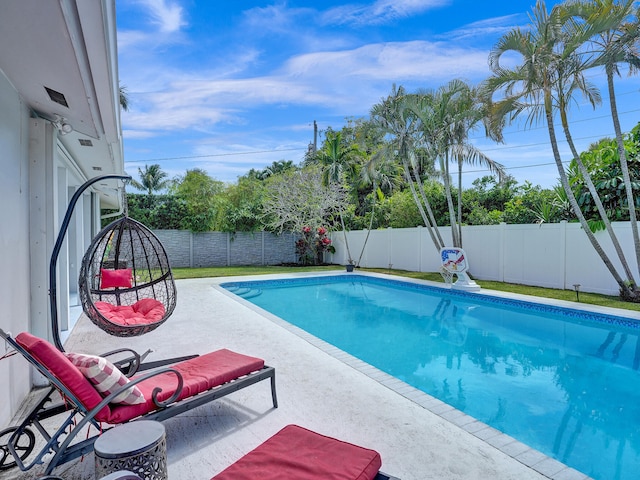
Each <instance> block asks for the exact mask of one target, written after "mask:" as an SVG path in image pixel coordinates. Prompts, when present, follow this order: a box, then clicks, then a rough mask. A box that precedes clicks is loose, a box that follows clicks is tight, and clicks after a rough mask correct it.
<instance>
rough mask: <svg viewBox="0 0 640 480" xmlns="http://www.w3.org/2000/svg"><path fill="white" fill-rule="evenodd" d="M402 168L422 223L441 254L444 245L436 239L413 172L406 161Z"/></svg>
mask: <svg viewBox="0 0 640 480" xmlns="http://www.w3.org/2000/svg"><path fill="white" fill-rule="evenodd" d="M402 167H403V169H404V176H405V179H406V180H407V183H408V184H409V189H410V190H411V194H412V195H413V200H414V202H416V205H417V206H418V210H419V211H420V215H421V216H422V221H423V222H424V225H425V227H427V231H428V232H429V235H430V236H431V240H432V241H433V245H434V247H436V250H437V251H438V253H439V252H440V249H441V248H442V247H443V246H444V245H442V244H441V243H439V242H438V239H437V238H436V235H435V234H434V233H433V229H434V226H433V225H432V224H431V222H430V221H429V218H427V214H426V213H425V211H424V207H423V203H422V201H421V199H420V197H419V196H418V192H416V186H415V185H414V183H413V180H412V178H411V172H410V171H409V165H408V164H407V162H406V161H403V162H402Z"/></svg>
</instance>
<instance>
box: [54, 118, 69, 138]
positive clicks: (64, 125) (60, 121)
mask: <svg viewBox="0 0 640 480" xmlns="http://www.w3.org/2000/svg"><path fill="white" fill-rule="evenodd" d="M52 123H53V126H54V127H56V128H57V129H58V131H59V132H60V133H61V134H62V135H66V134H67V133H71V132H73V127H72V126H71V125H70V124H69V122H67V119H66V118H64V117H61V116H60V115H56V116H55V120H54V121H53V122H52Z"/></svg>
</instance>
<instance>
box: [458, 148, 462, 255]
mask: <svg viewBox="0 0 640 480" xmlns="http://www.w3.org/2000/svg"><path fill="white" fill-rule="evenodd" d="M458 240H459V241H460V248H462V157H460V158H458Z"/></svg>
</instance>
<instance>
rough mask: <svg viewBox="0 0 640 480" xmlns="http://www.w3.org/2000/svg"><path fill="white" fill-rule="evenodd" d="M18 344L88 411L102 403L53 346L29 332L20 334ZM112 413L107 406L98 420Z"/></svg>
mask: <svg viewBox="0 0 640 480" xmlns="http://www.w3.org/2000/svg"><path fill="white" fill-rule="evenodd" d="M16 342H18V344H19V345H20V346H21V347H22V348H24V349H25V350H26V351H27V352H29V353H30V354H31V356H32V357H34V358H35V359H36V360H37V361H38V362H40V363H41V364H42V365H43V366H44V367H45V368H46V369H47V370H49V371H50V372H51V373H52V374H53V375H54V376H55V377H56V378H57V379H58V380H60V382H61V383H62V384H63V385H64V386H65V387H67V388H68V389H69V391H71V393H73V394H74V395H75V396H76V397H77V398H78V400H79V401H80V402H82V404H83V406H84V407H85V408H86V409H87V410H91V409H93V408H94V407H95V406H97V405H98V404H99V403H100V402H101V401H102V397H101V396H100V394H99V393H98V391H97V390H96V389H95V388H94V387H93V385H91V383H89V380H87V379H86V378H85V376H84V375H82V373H81V372H80V370H78V369H77V368H76V367H75V366H74V365H73V364H72V363H71V362H70V361H69V359H68V358H67V357H65V356H64V354H63V353H62V352H61V351H60V350H58V349H57V348H56V347H54V346H53V345H52V344H50V343H49V342H47V341H46V340H43V339H41V338H38V337H35V336H33V335H31V334H30V333H27V332H23V333H20V334H19V335H18V336H17V337H16ZM110 413H111V412H110V409H109V407H108V406H106V407H104V408H103V409H102V410H100V412H99V413H98V415H96V419H97V420H98V421H103V420H104V419H106V418H108V417H109V416H110Z"/></svg>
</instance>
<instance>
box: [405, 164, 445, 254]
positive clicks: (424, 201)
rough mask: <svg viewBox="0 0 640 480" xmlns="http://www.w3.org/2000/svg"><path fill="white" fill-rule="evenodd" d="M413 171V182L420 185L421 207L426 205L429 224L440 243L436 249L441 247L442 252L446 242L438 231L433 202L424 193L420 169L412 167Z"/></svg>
mask: <svg viewBox="0 0 640 480" xmlns="http://www.w3.org/2000/svg"><path fill="white" fill-rule="evenodd" d="M412 170H413V177H412V180H413V181H414V182H415V184H416V185H418V192H419V193H420V197H421V198H422V204H421V205H424V208H425V209H426V210H427V215H429V221H430V222H429V223H430V224H431V226H432V228H433V230H434V232H435V236H436V237H437V238H438V243H437V245H436V247H437V246H438V245H440V246H439V247H438V251H440V248H443V247H444V240H443V239H442V235H440V230H439V229H438V222H437V221H436V216H435V215H434V214H433V208H431V202H429V199H428V198H427V194H426V192H425V191H424V184H423V183H422V179H421V178H420V172H418V169H417V168H416V167H415V166H413V167H412ZM410 180H411V179H410Z"/></svg>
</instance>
